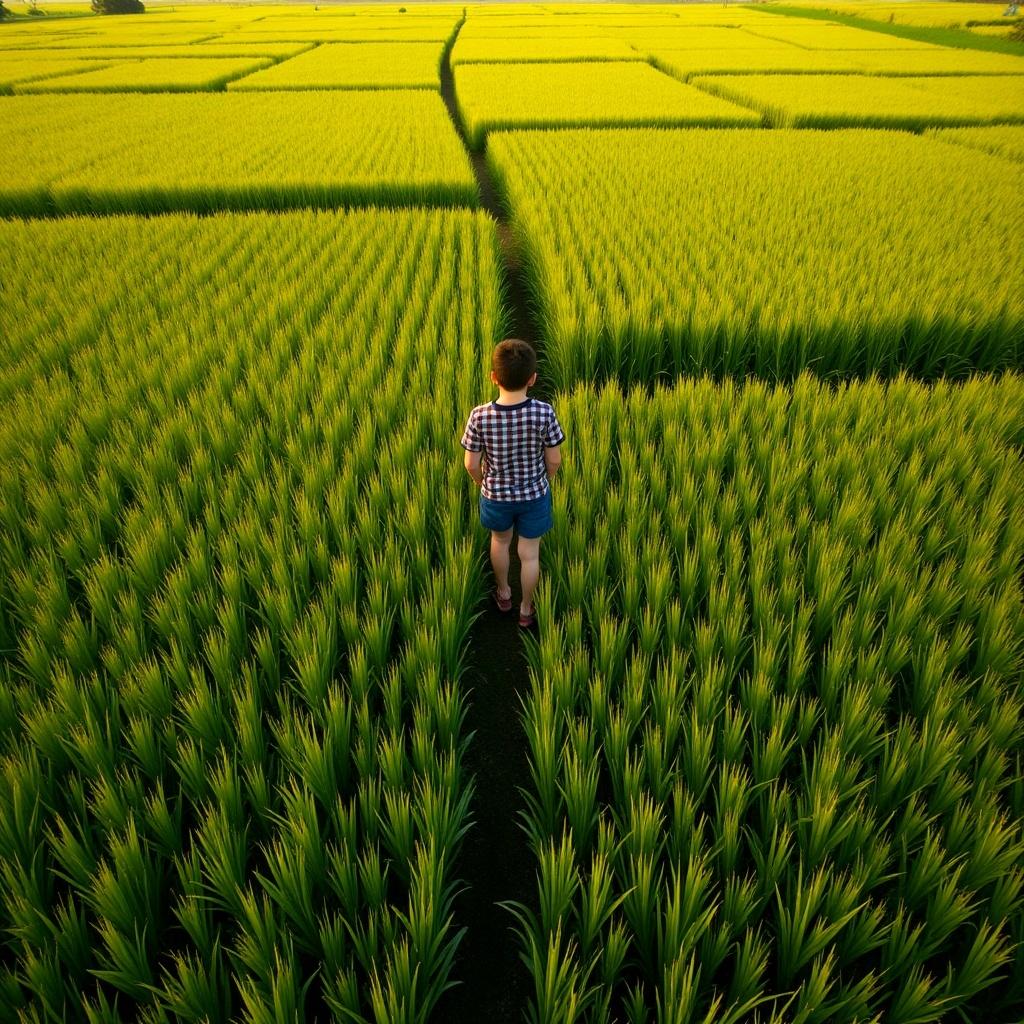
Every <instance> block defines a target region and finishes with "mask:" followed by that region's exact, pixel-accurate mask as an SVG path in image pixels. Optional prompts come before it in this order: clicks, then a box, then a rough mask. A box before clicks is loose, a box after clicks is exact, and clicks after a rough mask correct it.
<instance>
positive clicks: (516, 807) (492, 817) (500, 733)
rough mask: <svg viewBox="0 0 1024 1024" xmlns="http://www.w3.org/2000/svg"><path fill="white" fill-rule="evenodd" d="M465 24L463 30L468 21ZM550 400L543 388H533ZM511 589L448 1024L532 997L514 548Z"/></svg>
mask: <svg viewBox="0 0 1024 1024" xmlns="http://www.w3.org/2000/svg"><path fill="white" fill-rule="evenodd" d="M464 20H465V19H463V23H464ZM461 29H462V24H460V25H459V27H458V29H457V30H456V32H455V35H454V36H453V38H452V39H451V41H450V42H449V44H448V46H447V47H446V48H445V51H444V56H443V57H442V60H441V97H442V99H443V100H444V102H445V106H446V107H447V108H448V114H449V116H450V117H451V119H452V123H453V124H454V126H455V130H456V132H457V133H458V135H459V138H460V139H461V140H462V144H463V145H464V146H466V150H467V152H468V153H469V157H470V160H471V161H472V164H473V172H474V174H475V175H476V181H477V188H478V189H479V192H480V198H481V205H482V206H483V208H484V210H486V211H487V213H488V214H490V216H491V217H493V218H494V221H495V223H496V224H497V228H498V237H499V240H500V242H501V256H502V263H503V271H504V276H505V281H504V288H503V298H504V304H505V308H506V310H507V312H508V314H509V324H508V326H509V330H510V331H511V333H512V335H513V336H514V337H517V338H523V339H524V340H526V341H529V342H530V343H531V344H532V345H534V347H537V346H538V341H539V339H538V331H537V329H536V321H535V318H534V316H533V312H532V309H531V306H530V303H529V298H528V291H527V288H526V282H525V280H524V277H523V274H522V271H521V267H520V263H519V258H518V253H517V249H516V245H515V242H514V239H513V236H512V231H511V229H510V227H509V222H508V217H507V215H506V213H505V210H504V209H503V208H502V205H501V203H500V201H499V199H498V194H497V190H496V189H495V186H494V181H493V180H492V178H491V175H490V171H489V170H488V167H487V161H486V160H485V158H484V155H483V153H475V152H473V150H472V149H470V147H469V146H468V145H467V142H466V134H465V130H464V128H463V125H462V121H461V119H460V117H459V112H458V107H457V104H456V100H455V79H454V76H453V74H452V67H451V50H452V47H453V46H454V45H455V39H457V38H458V33H459V31H461ZM534 393H535V394H537V395H538V397H541V398H544V397H547V394H548V392H547V389H546V388H545V387H544V386H543V382H542V380H538V387H537V388H535V389H534ZM509 583H510V585H511V587H512V608H513V610H512V611H510V612H504V613H503V612H500V611H498V608H497V606H496V605H495V604H494V601H493V599H492V598H491V596H490V592H491V591H492V590H493V584H492V583H491V582H490V580H488V586H487V590H488V601H487V607H486V609H485V610H484V611H483V612H482V613H481V614H480V616H479V617H478V618H477V620H476V622H475V623H474V625H473V628H472V630H471V632H470V636H469V653H468V662H467V665H466V673H465V677H464V678H465V679H466V685H467V687H468V688H469V691H470V692H469V699H468V701H467V706H466V729H467V731H469V732H470V733H471V734H472V737H473V739H472V742H471V744H470V747H469V751H468V753H467V756H466V767H467V770H468V771H470V772H471V773H472V775H473V778H474V785H475V790H474V795H473V805H472V818H473V827H472V828H471V829H470V831H469V833H468V834H467V835H466V838H465V840H464V841H463V845H462V854H461V858H460V862H459V864H458V866H457V868H456V871H455V875H456V877H457V878H459V879H460V880H461V885H462V886H463V887H464V888H463V891H462V892H461V894H460V895H459V897H458V899H457V900H456V904H455V912H456V921H457V923H458V924H461V925H465V927H466V934H465V936H464V937H463V939H462V943H461V944H460V946H459V954H458V966H457V968H456V970H455V972H454V973H455V976H456V977H457V978H458V979H459V980H460V982H461V983H460V984H459V985H457V986H455V987H454V988H452V989H451V990H449V992H448V993H446V994H445V996H444V997H443V998H442V1000H441V1002H440V1003H439V1004H438V1006H437V1008H436V1010H435V1012H434V1017H435V1019H436V1020H442V1021H446V1022H452V1024H481V1022H483V1021H485V1022H487V1024H519V1022H520V1021H521V1020H522V1018H523V1009H524V1007H525V1006H526V1005H527V1003H528V1002H529V999H530V982H529V977H528V976H527V973H526V968H525V967H524V965H523V963H522V961H521V960H520V958H519V941H518V939H517V938H516V935H515V932H514V931H513V930H512V926H513V924H514V919H513V917H512V915H511V914H510V913H509V912H508V911H507V910H505V909H504V908H503V907H501V906H499V903H500V902H501V901H504V900H515V901H517V902H519V903H525V904H526V905H527V906H531V907H534V908H535V907H536V891H535V881H534V880H535V872H534V863H533V858H532V856H531V853H530V850H529V847H528V846H527V842H526V836H525V834H524V832H523V830H522V828H520V825H519V822H520V811H521V810H522V809H523V807H524V803H523V798H522V790H524V789H525V788H526V787H527V786H528V785H529V781H530V774H529V764H528V760H527V753H526V738H525V736H524V734H523V730H522V725H521V723H520V717H519V716H520V709H521V702H520V696H521V695H523V696H525V693H526V690H527V688H528V687H529V670H528V666H527V660H526V653H525V648H524V640H523V638H522V637H521V636H520V635H519V625H518V622H517V618H518V616H517V611H516V610H517V609H518V607H519V594H520V589H519V559H518V557H517V556H516V550H515V543H513V544H512V551H511V566H510V570H509Z"/></svg>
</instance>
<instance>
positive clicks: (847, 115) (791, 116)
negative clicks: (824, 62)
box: [691, 57, 1024, 131]
mask: <svg viewBox="0 0 1024 1024" xmlns="http://www.w3.org/2000/svg"><path fill="white" fill-rule="evenodd" d="M1010 59H1011V60H1016V59H1017V58H1015V57H1012V58H1010ZM691 84H693V85H696V86H698V87H701V88H706V89H707V90H708V91H709V92H711V93H712V94H713V95H715V96H720V97H722V98H723V99H726V100H731V101H732V102H734V103H741V104H746V105H747V106H750V107H753V108H754V109H755V110H758V111H760V112H761V113H762V114H764V116H765V118H767V120H768V123H769V124H770V125H772V126H773V127H779V128H846V127H853V126H861V127H876V128H906V129H910V130H915V131H916V130H921V129H923V128H928V127H932V126H942V125H951V126H952V125H975V124H978V125H981V124H999V123H1022V122H1024V75H1022V74H1017V75H1013V74H1011V75H1009V76H1008V77H1006V78H1002V79H999V80H998V81H996V82H995V83H993V82H991V81H989V80H988V79H987V78H985V77H976V76H969V77H959V76H957V77H952V76H950V77H946V76H941V77H913V76H908V77H896V78H886V77H881V76H875V77H869V76H863V75H838V74H837V75H830V76H828V77H827V78H822V79H809V78H808V77H807V76H806V75H744V76H743V77H742V78H739V77H737V78H735V79H731V78H728V77H726V76H723V77H717V78H714V79H709V80H707V81H703V80H702V79H701V78H699V77H697V78H695V79H694V80H693V82H692V83H691Z"/></svg>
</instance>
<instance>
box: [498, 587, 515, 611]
mask: <svg viewBox="0 0 1024 1024" xmlns="http://www.w3.org/2000/svg"><path fill="white" fill-rule="evenodd" d="M494 603H495V604H496V605H497V606H498V611H502V612H507V611H511V609H512V595H511V594H509V595H508V597H502V596H501V595H500V594H499V593H498V591H497V590H495V591H494Z"/></svg>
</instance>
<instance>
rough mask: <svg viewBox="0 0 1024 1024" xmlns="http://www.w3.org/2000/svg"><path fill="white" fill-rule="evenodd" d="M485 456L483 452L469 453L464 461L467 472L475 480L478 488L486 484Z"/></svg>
mask: <svg viewBox="0 0 1024 1024" xmlns="http://www.w3.org/2000/svg"><path fill="white" fill-rule="evenodd" d="M483 455H484V453H483V452H471V451H467V452H466V458H465V460H464V461H465V465H466V471H467V472H468V473H469V475H470V476H471V477H472V478H473V480H474V482H475V483H476V485H477V487H479V486H480V485H481V484H482V483H483V482H484V469H483Z"/></svg>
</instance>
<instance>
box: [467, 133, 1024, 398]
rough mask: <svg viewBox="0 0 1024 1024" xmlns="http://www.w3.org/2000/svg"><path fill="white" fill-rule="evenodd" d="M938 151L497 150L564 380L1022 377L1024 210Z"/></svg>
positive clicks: (503, 187) (998, 179) (577, 137)
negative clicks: (1010, 373)
mask: <svg viewBox="0 0 1024 1024" xmlns="http://www.w3.org/2000/svg"><path fill="white" fill-rule="evenodd" d="M937 145H938V143H937V142H935V141H934V140H932V139H928V138H917V137H914V136H910V135H904V134H902V133H896V132H872V131H845V132H831V133H825V132H795V131H776V132H765V131H743V130H736V131H729V132H723V131H698V130H690V131H671V130H606V131H560V132H518V133H499V134H497V135H493V136H491V137H490V138H489V140H488V147H487V152H488V158H489V161H490V163H491V166H492V170H493V173H494V175H495V179H496V181H497V183H498V187H499V190H500V192H501V193H502V194H503V195H504V196H505V197H506V202H507V204H508V206H509V209H510V211H511V219H512V223H513V226H514V228H515V232H516V236H517V238H518V239H520V242H521V245H522V249H523V256H524V260H525V263H526V266H527V272H528V276H529V280H530V284H531V287H532V289H533V293H534V299H535V302H536V306H537V309H538V314H539V318H540V323H541V329H542V332H543V339H544V351H545V361H546V368H547V373H548V376H549V379H553V380H554V382H555V384H556V386H558V387H569V386H572V385H573V384H575V383H577V382H579V381H587V380H593V379H600V378H602V377H617V378H620V379H625V380H629V381H636V382H641V381H650V380H651V379H652V378H654V377H655V376H656V375H657V374H660V373H668V374H671V375H673V376H674V375H676V374H680V373H687V374H693V373H695V374H701V373H711V374H715V375H733V374H737V375H743V374H747V373H755V374H758V375H761V376H766V377H771V378H792V377H794V376H796V375H797V374H798V373H800V371H802V370H803V369H805V368H807V367H811V368H813V369H815V370H816V371H817V372H818V373H820V374H822V375H824V376H837V375H850V374H858V375H859V374H868V373H872V372H877V373H881V374H887V375H888V374H896V373H898V372H900V371H903V370H906V371H908V372H911V373H914V374H918V375H921V376H926V377H932V376H935V375H938V374H954V375H960V374H965V373H967V372H969V371H972V370H978V369H981V370H992V369H998V368H1000V367H1008V366H1011V367H1021V366H1022V365H1024V292H1022V291H1021V289H1020V288H1019V287H1018V286H1017V282H1016V281H1015V279H1014V275H1012V274H1007V273H1006V254H1007V253H1011V252H1018V251H1020V249H1021V245H1022V243H1024V194H1022V192H1021V190H1020V188H1019V187H1018V186H1017V184H1016V181H1015V180H1014V174H1013V169H1012V168H1011V167H1010V166H1009V165H1008V164H1007V163H1006V162H1005V161H1003V160H999V159H996V158H994V157H990V156H988V155H986V154H983V153H975V152H972V151H970V150H968V149H962V150H960V151H959V152H957V151H956V150H955V149H954V147H949V146H943V147H942V148H941V149H936V146H937ZM979 225H984V230H980V229H979ZM638 254H643V256H642V258H639V257H638ZM965 267H970V268H971V272H970V274H965V273H964V268H965Z"/></svg>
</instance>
